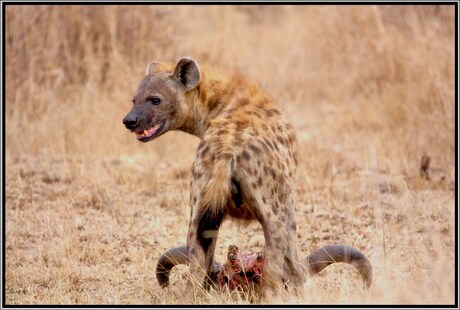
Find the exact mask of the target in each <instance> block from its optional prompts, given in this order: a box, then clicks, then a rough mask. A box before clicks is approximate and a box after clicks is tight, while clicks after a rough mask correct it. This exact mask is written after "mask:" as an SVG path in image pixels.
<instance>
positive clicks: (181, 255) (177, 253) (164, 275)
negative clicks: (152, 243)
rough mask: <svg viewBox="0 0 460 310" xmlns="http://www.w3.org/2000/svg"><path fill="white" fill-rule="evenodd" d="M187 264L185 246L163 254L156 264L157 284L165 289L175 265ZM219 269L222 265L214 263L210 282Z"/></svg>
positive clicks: (187, 258) (188, 259)
mask: <svg viewBox="0 0 460 310" xmlns="http://www.w3.org/2000/svg"><path fill="white" fill-rule="evenodd" d="M189 262H190V258H189V257H188V252H187V247H186V246H179V247H176V248H172V249H170V250H168V251H166V252H164V253H163V255H161V257H160V259H159V260H158V263H157V269H156V276H157V281H158V284H160V286H161V287H163V288H165V287H167V286H168V285H169V274H170V272H171V269H173V268H174V267H175V266H177V265H181V264H188V263H189ZM221 268H222V265H220V264H219V263H217V262H214V270H213V271H212V273H211V274H210V280H211V282H214V281H215V278H216V276H217V274H218V273H219V271H220V269H221Z"/></svg>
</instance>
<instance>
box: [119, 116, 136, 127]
mask: <svg viewBox="0 0 460 310" xmlns="http://www.w3.org/2000/svg"><path fill="white" fill-rule="evenodd" d="M123 124H125V127H126V128H128V129H135V128H136V127H137V125H138V124H139V118H138V117H136V116H131V115H126V116H125V118H124V119H123Z"/></svg>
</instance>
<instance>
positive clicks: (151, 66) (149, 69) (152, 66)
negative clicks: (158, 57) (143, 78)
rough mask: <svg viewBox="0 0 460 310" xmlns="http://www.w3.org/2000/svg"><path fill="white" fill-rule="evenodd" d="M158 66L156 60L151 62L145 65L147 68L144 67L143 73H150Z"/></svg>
mask: <svg viewBox="0 0 460 310" xmlns="http://www.w3.org/2000/svg"><path fill="white" fill-rule="evenodd" d="M157 66H158V62H151V63H149V64H148V65H147V68H146V69H145V74H151V73H153V71H154V70H155V68H156V67H157Z"/></svg>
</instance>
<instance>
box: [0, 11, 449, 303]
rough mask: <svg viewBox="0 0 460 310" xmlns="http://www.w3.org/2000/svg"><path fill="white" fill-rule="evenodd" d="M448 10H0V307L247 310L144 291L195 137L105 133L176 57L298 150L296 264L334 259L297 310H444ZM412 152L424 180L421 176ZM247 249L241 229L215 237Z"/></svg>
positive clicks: (170, 234)
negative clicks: (253, 102)
mask: <svg viewBox="0 0 460 310" xmlns="http://www.w3.org/2000/svg"><path fill="white" fill-rule="evenodd" d="M453 17H454V7H453V6H451V7H448V6H416V7H414V6H389V5H387V6H294V7H293V6H277V7H276V6H263V7H257V6H219V7H217V6H181V7H178V6H148V7H140V6H127V7H126V6H125V7H122V6H110V7H108V6H93V7H85V6H72V7H70V6H33V7H31V6H15V7H12V6H8V7H7V8H6V52H7V57H6V73H7V76H6V77H7V80H6V169H5V170H6V186H5V195H6V206H5V207H6V219H5V221H6V236H5V237H6V242H5V246H6V266H5V267H6V288H5V289H6V303H7V304H176V303H211V304H221V303H247V302H248V301H247V300H246V299H245V298H241V297H238V296H235V295H234V294H233V295H232V294H229V293H222V294H219V293H217V292H211V293H209V294H207V295H205V296H204V297H202V298H197V299H193V300H183V298H182V297H181V292H182V290H183V288H184V283H185V278H186V275H187V269H186V268H177V270H176V271H174V273H173V277H172V283H173V286H172V287H171V288H169V289H166V290H162V289H160V288H159V286H158V285H157V283H156V279H155V275H154V268H155V264H156V261H157V259H158V258H159V256H160V255H161V253H162V252H163V251H164V250H166V249H168V248H170V247H173V246H177V245H182V244H184V243H185V238H186V230H187V224H188V214H189V206H188V197H189V179H190V173H189V167H190V166H191V163H192V160H193V153H194V151H195V149H196V147H197V144H198V139H196V138H194V137H192V136H189V135H187V134H185V133H178V132H172V133H168V134H167V135H164V136H162V137H160V138H159V139H158V140H155V141H154V142H150V143H147V144H141V143H138V142H137V141H135V138H134V136H133V135H131V134H130V133H129V132H128V131H127V130H125V129H124V128H123V126H122V123H121V120H122V118H123V116H124V115H125V113H127V111H128V110H129V108H130V100H131V97H132V95H133V94H134V91H135V88H136V87H137V83H138V82H139V80H140V79H141V78H142V76H143V73H144V69H145V66H146V65H147V63H148V62H149V61H151V60H153V59H158V60H167V61H175V60H176V59H178V58H179V57H181V56H185V55H189V56H192V57H194V58H195V59H197V60H198V61H199V62H208V63H212V64H216V65H220V66H225V67H227V68H229V69H236V70H240V71H242V72H244V73H246V74H247V75H249V76H251V77H253V78H254V79H255V80H257V81H258V82H259V83H260V85H261V87H262V88H264V89H266V90H267V91H269V92H270V94H271V95H272V96H273V97H274V98H275V99H276V100H277V101H278V102H279V103H280V105H281V106H282V107H283V109H284V110H285V111H286V113H287V114H288V115H289V117H290V118H291V120H292V122H293V124H294V126H295V128H296V130H297V133H298V139H299V147H300V152H299V155H300V163H299V170H298V180H299V183H298V201H297V205H296V215H297V219H298V229H299V237H300V251H301V253H302V255H307V254H308V253H310V252H311V251H313V250H315V249H317V248H319V247H321V246H323V245H325V244H328V243H343V244H349V245H352V246H354V247H356V248H358V249H360V250H362V251H363V252H364V253H366V254H367V255H368V256H369V258H370V260H371V262H372V264H373V267H374V284H373V286H372V288H371V289H370V290H369V291H366V290H364V289H363V288H362V283H361V281H360V279H359V277H358V276H357V273H356V271H355V270H354V269H353V268H352V267H349V266H344V265H342V264H339V265H335V266H332V267H330V268H329V269H327V270H325V271H324V272H322V273H321V274H319V275H318V276H316V277H314V278H310V279H308V280H307V282H306V286H305V295H304V297H303V298H300V299H293V298H291V299H289V300H288V301H280V302H289V303H302V304H356V303H359V304H361V303H362V304H424V303H431V304H452V303H453V302H454V296H455V294H454V261H455V253H454V244H455V238H454V229H455V225H454V224H455V223H454V219H455V214H454V208H455V206H454V198H455V196H454V195H455V193H454V188H455V181H456V180H455V157H454V145H455V141H454V130H455V129H454V128H455V126H454V25H453ZM423 155H427V156H429V157H430V158H431V162H430V166H429V169H428V173H429V179H427V178H422V177H421V176H420V171H419V167H420V160H421V158H422V156H423ZM230 244H237V245H238V246H239V247H240V248H241V249H243V250H246V251H249V250H250V251H254V250H261V249H262V248H263V237H262V232H261V229H260V227H259V225H258V224H253V225H251V226H249V227H235V226H232V225H231V223H225V224H224V227H223V228H222V229H221V235H220V237H219V242H218V249H217V260H218V261H221V262H222V261H224V259H225V251H226V249H227V247H228V245H230Z"/></svg>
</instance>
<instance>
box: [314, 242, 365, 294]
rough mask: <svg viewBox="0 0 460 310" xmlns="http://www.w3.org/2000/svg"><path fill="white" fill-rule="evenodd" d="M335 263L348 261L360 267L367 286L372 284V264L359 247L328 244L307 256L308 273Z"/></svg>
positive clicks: (316, 271)
mask: <svg viewBox="0 0 460 310" xmlns="http://www.w3.org/2000/svg"><path fill="white" fill-rule="evenodd" d="M333 263H347V264H351V265H353V266H355V267H356V269H358V271H359V273H360V274H361V276H362V277H363V280H364V282H365V284H366V287H367V288H369V287H370V286H371V284H372V266H371V263H370V262H369V259H367V257H366V255H364V254H363V253H361V252H360V251H358V250H357V249H355V248H353V247H351V246H346V245H339V244H331V245H326V246H324V247H322V248H320V249H319V250H317V251H315V252H313V253H311V254H310V255H309V256H307V257H306V258H305V265H306V266H307V267H308V273H309V274H310V275H315V274H317V273H318V272H320V271H321V270H323V269H324V268H326V267H327V266H329V265H331V264H333Z"/></svg>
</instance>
